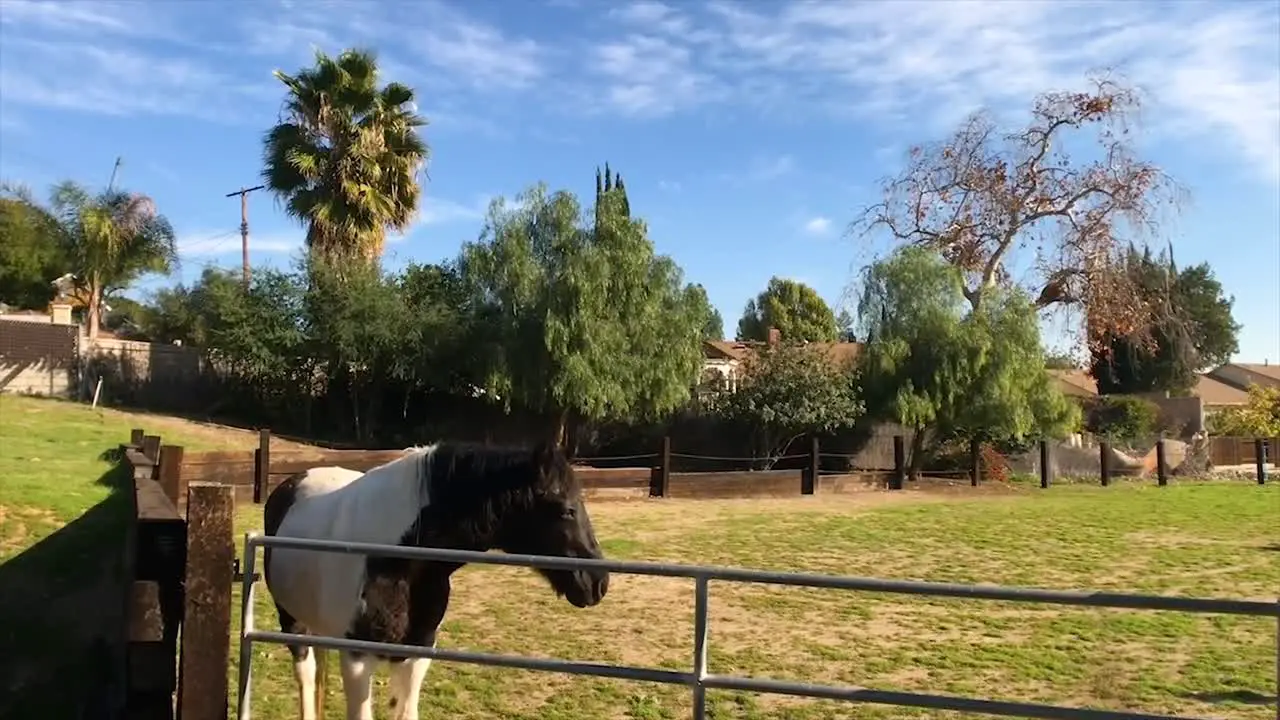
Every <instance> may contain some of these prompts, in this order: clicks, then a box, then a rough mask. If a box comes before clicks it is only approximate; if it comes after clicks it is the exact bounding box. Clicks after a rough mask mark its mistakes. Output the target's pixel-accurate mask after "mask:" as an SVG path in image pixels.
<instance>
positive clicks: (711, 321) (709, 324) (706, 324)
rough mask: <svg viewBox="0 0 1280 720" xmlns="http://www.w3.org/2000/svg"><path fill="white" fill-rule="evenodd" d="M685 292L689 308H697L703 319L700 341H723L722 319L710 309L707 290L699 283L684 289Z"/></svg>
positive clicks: (714, 310) (715, 311) (715, 310)
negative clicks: (687, 296)
mask: <svg viewBox="0 0 1280 720" xmlns="http://www.w3.org/2000/svg"><path fill="white" fill-rule="evenodd" d="M685 292H686V293H688V295H689V298H688V302H689V306H690V307H693V308H697V312H698V313H699V314H700V315H701V316H702V317H703V318H704V320H703V322H702V339H703V340H723V339H724V319H723V318H721V317H720V311H719V310H717V309H715V308H714V307H712V305H711V301H710V300H708V299H707V289H706V288H704V287H702V284H701V283H693V284H691V285H688V286H686V287H685Z"/></svg>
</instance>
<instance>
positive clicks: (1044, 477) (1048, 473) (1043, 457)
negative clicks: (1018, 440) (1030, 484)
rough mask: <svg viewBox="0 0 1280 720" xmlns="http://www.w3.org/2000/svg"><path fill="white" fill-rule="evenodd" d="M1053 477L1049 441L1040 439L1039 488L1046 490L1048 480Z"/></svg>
mask: <svg viewBox="0 0 1280 720" xmlns="http://www.w3.org/2000/svg"><path fill="white" fill-rule="evenodd" d="M1052 479H1053V456H1052V455H1051V454H1050V451H1049V441H1048V440H1041V441H1040V489H1041V490H1048V489H1049V481H1050V480H1052Z"/></svg>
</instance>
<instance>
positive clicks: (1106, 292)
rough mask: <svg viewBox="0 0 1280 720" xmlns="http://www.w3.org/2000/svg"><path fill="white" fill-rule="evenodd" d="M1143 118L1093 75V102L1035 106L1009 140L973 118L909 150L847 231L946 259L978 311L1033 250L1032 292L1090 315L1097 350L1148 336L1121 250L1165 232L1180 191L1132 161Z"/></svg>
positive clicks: (1121, 92)
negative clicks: (1105, 340) (1100, 343)
mask: <svg viewBox="0 0 1280 720" xmlns="http://www.w3.org/2000/svg"><path fill="white" fill-rule="evenodd" d="M1140 110H1141V100H1140V98H1139V96H1138V93H1137V92H1136V91H1135V90H1133V89H1131V88H1129V87H1126V86H1125V85H1123V84H1121V83H1119V82H1117V81H1115V80H1112V79H1110V78H1107V77H1092V78H1090V87H1089V89H1088V91H1087V92H1049V93H1044V94H1042V95H1040V96H1038V97H1037V98H1036V99H1035V103H1034V106H1033V108H1032V112H1031V120H1030V122H1029V123H1028V124H1027V125H1026V126H1025V127H1023V128H1020V129H1017V130H1014V131H1011V132H1001V131H1000V130H999V129H998V128H997V127H996V124H995V122H994V120H993V119H992V118H991V116H990V115H989V114H988V113H986V112H979V113H975V114H974V115H972V116H970V117H969V118H968V119H967V120H966V121H965V122H964V123H963V124H962V125H961V126H960V128H959V129H958V130H957V131H956V132H955V133H954V134H953V135H952V136H951V137H949V138H947V139H946V140H944V141H942V142H940V143H936V144H934V145H931V146H925V147H914V148H912V149H911V151H910V153H909V158H908V163H907V166H906V168H905V169H904V170H903V172H902V173H901V174H900V175H898V176H897V177H894V178H890V179H888V180H886V181H884V184H883V188H882V189H883V199H882V200H881V201H880V202H877V203H875V204H873V205H870V206H869V207H867V208H865V209H864V210H863V211H862V213H861V214H860V215H859V217H858V218H857V219H856V220H855V221H854V222H853V223H852V226H851V228H850V229H851V231H852V232H853V233H855V234H858V235H866V234H868V233H871V232H875V231H881V230H888V232H889V233H890V234H891V235H892V236H893V238H894V239H895V240H897V241H898V242H902V243H910V244H913V245H920V246H924V247H929V248H932V249H935V250H937V251H938V252H940V253H941V254H942V255H943V257H945V258H946V259H947V261H948V262H950V263H952V264H953V265H955V266H956V267H958V268H960V269H961V270H962V271H963V272H964V274H965V278H966V287H965V297H966V298H968V300H969V302H970V303H971V304H972V305H973V307H974V309H978V308H980V307H981V305H982V302H983V298H984V297H985V296H986V295H987V294H988V292H989V290H990V289H991V288H993V287H996V286H997V285H998V284H1009V283H1012V282H1013V281H1012V278H1011V275H1010V273H1009V271H1008V266H1009V265H1010V263H1011V254H1012V253H1015V252H1017V251H1019V250H1022V251H1032V252H1034V254H1035V261H1034V263H1033V265H1032V267H1033V273H1032V274H1033V279H1032V280H1031V282H1030V284H1031V285H1032V286H1031V287H1029V288H1027V289H1028V290H1030V292H1031V294H1032V296H1033V297H1036V298H1037V304H1038V305H1039V306H1040V307H1042V308H1048V307H1050V306H1055V305H1056V306H1060V307H1068V308H1069V307H1078V308H1081V309H1083V310H1085V312H1086V314H1087V317H1088V324H1087V335H1088V337H1089V340H1090V344H1091V345H1092V344H1093V343H1094V339H1095V338H1102V337H1105V336H1114V335H1121V336H1129V337H1134V338H1143V337H1144V336H1145V335H1146V333H1147V328H1148V327H1149V325H1150V323H1149V319H1150V317H1151V315H1152V313H1153V311H1154V309H1153V308H1151V307H1150V306H1149V303H1148V301H1147V298H1145V297H1143V295H1142V293H1140V292H1139V291H1138V288H1137V286H1136V285H1135V283H1133V282H1131V279H1130V276H1129V274H1128V273H1126V272H1124V271H1123V263H1122V259H1123V256H1124V251H1125V249H1126V248H1127V247H1128V246H1129V243H1130V242H1132V241H1133V239H1134V238H1136V237H1138V236H1142V235H1147V234H1152V233H1154V232H1155V231H1157V230H1158V228H1159V225H1160V217H1161V215H1162V211H1163V210H1166V209H1175V208H1176V207H1177V204H1178V200H1179V199H1180V198H1181V197H1182V195H1183V193H1182V191H1181V190H1180V188H1179V187H1178V185H1177V184H1176V183H1175V182H1174V181H1173V180H1172V179H1171V178H1169V177H1168V176H1167V175H1166V174H1165V173H1164V172H1163V171H1161V169H1160V168H1158V167H1157V166H1155V165H1153V164H1152V163H1149V162H1146V161H1144V160H1142V159H1141V158H1139V157H1138V155H1137V153H1136V152H1135V148H1134V146H1133V135H1132V133H1131V129H1132V126H1133V124H1134V122H1135V121H1136V119H1137V115H1138V113H1139V111H1140ZM1082 141H1092V142H1082ZM1068 146H1070V151H1069V150H1068ZM1072 152H1075V153H1078V154H1080V156H1081V159H1075V158H1073V156H1072Z"/></svg>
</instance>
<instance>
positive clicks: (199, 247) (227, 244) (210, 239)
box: [178, 229, 305, 258]
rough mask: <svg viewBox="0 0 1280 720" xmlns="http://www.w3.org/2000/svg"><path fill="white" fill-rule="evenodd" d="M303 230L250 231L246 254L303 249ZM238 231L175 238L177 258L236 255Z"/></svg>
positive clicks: (238, 250)
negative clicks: (176, 241)
mask: <svg viewBox="0 0 1280 720" xmlns="http://www.w3.org/2000/svg"><path fill="white" fill-rule="evenodd" d="M304 235H305V233H303V232H302V231H300V230H298V231H286V232H280V233H262V234H257V233H254V232H253V231H252V229H250V232H249V251H250V252H252V253H271V254H276V253H287V252H292V251H293V250H296V249H297V248H300V247H302V242H303V237H304ZM240 252H241V247H240V231H239V230H224V231H221V232H219V231H216V230H214V231H195V232H186V233H181V234H179V236H178V256H179V257H183V258H196V257H202V258H213V257H218V256H220V255H230V254H235V255H237V256H238V255H239V254H240Z"/></svg>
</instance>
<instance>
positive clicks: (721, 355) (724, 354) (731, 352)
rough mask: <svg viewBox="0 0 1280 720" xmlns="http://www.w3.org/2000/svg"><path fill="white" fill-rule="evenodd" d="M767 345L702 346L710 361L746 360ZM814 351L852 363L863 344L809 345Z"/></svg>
mask: <svg viewBox="0 0 1280 720" xmlns="http://www.w3.org/2000/svg"><path fill="white" fill-rule="evenodd" d="M764 345H765V343H763V342H760V341H758V340H748V341H738V340H707V341H704V342H703V344H702V351H703V356H704V357H706V358H707V359H709V360H722V359H723V360H739V361H740V360H745V359H747V358H748V357H750V356H751V355H752V354H753V353H755V351H756V348H759V347H763V346H764ZM808 346H809V347H811V348H814V349H819V350H823V351H825V352H826V353H827V355H829V356H830V357H831V359H832V360H833V361H835V362H852V361H853V360H854V359H855V358H857V357H858V352H859V351H860V350H861V349H862V343H856V342H833V343H827V342H821V343H817V342H816V343H808Z"/></svg>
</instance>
